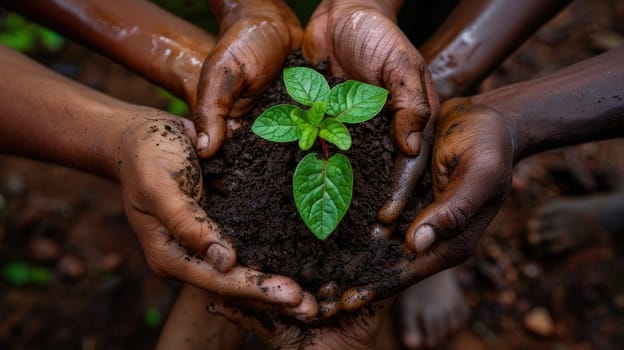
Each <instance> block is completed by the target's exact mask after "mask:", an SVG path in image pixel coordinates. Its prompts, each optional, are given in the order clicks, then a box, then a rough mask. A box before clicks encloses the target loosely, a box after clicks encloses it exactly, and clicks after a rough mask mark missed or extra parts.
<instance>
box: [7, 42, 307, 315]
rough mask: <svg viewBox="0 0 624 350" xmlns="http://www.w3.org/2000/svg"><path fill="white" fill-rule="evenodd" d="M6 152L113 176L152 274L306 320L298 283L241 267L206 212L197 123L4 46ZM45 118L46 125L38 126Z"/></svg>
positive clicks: (305, 307)
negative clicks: (117, 95) (91, 85)
mask: <svg viewBox="0 0 624 350" xmlns="http://www.w3.org/2000/svg"><path fill="white" fill-rule="evenodd" d="M0 71H1V72H0V73H1V74H2V76H3V77H5V79H3V81H2V83H0V95H1V96H2V97H3V99H4V100H7V101H14V103H10V104H8V103H5V104H2V106H0V109H1V110H0V118H1V119H2V124H3V127H2V128H1V130H0V150H2V151H3V152H7V153H12V154H15V155H19V156H24V157H29V158H34V159H40V160H44V161H48V162H53V163H57V164H60V165H65V166H70V167H74V168H76V169H80V170H83V171H87V172H91V173H93V174H96V175H100V176H104V177H108V178H110V179H112V180H114V181H117V182H119V183H120V185H121V186H122V193H123V201H124V208H125V211H126V216H127V218H128V221H129V222H130V224H131V226H132V227H133V229H134V231H135V232H136V235H137V237H138V239H139V241H140V243H141V245H142V247H143V251H144V252H145V255H146V259H147V261H148V263H149V265H150V267H151V268H152V270H153V271H154V272H156V273H157V274H159V275H161V276H171V277H176V278H178V279H180V280H182V281H184V282H188V283H191V284H194V285H196V286H198V287H200V288H204V289H207V290H211V291H214V292H216V293H220V294H222V295H225V296H230V297H235V298H243V299H251V300H256V301H262V302H268V303H272V304H276V305H277V306H276V307H277V308H279V309H280V310H281V311H282V312H284V313H286V314H289V315H293V316H296V317H299V318H304V317H312V316H313V315H315V314H316V301H315V300H314V298H313V297H312V296H311V295H309V293H305V292H303V291H302V290H301V288H300V287H299V286H298V285H297V284H296V283H295V282H294V281H292V280H290V279H288V278H286V277H282V276H276V275H269V274H265V273H262V272H258V271H254V270H251V269H248V268H244V267H241V266H237V265H236V264H235V263H236V252H235V250H234V249H233V247H232V245H231V243H230V242H229V241H228V240H227V239H225V238H224V237H222V236H221V234H220V233H219V229H218V227H217V225H216V224H215V223H214V222H212V221H211V220H210V219H209V218H208V216H207V215H206V213H205V212H204V211H203V210H202V209H201V207H200V205H199V203H198V202H197V201H198V199H199V198H200V197H201V194H202V188H201V186H200V184H201V172H200V169H199V161H198V157H197V155H196V153H195V151H194V147H193V141H194V139H195V137H196V134H195V130H194V126H193V124H192V123H191V122H190V121H188V120H185V119H182V118H178V117H175V116H171V115H169V114H167V113H165V112H162V111H159V110H155V109H152V108H147V107H141V106H136V105H131V104H128V103H125V102H122V101H119V100H116V99H113V98H111V97H108V96H106V95H103V94H101V93H99V92H97V91H94V90H91V89H88V88H86V87H84V86H81V85H79V84H77V83H75V82H73V81H70V80H67V79H65V78H63V77H61V76H59V75H57V74H55V73H53V72H51V71H49V70H47V69H45V68H44V67H42V66H40V65H38V64H37V63H35V62H33V61H31V60H30V59H28V58H26V57H25V56H22V55H20V54H18V53H15V52H13V51H12V50H10V49H8V48H5V47H3V46H0ZM42 117H43V118H44V122H41V121H42V119H41V118H42Z"/></svg>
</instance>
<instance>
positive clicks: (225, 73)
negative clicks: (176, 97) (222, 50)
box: [192, 59, 244, 158]
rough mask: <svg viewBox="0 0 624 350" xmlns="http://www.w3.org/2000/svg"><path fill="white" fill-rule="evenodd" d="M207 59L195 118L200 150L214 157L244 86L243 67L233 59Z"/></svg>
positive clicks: (205, 156) (199, 89) (205, 155)
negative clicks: (233, 106) (214, 60)
mask: <svg viewBox="0 0 624 350" xmlns="http://www.w3.org/2000/svg"><path fill="white" fill-rule="evenodd" d="M221 61H222V62H212V60H211V59H208V60H206V62H205V63H204V66H203V67H202V74H201V78H200V81H199V88H198V94H197V104H196V105H195V109H194V111H193V115H192V119H193V122H194V123H195V128H196V129H197V153H198V154H199V156H200V157H201V158H208V157H211V156H213V155H214V154H215V153H216V152H217V151H218V150H219V149H220V148H221V145H222V144H223V142H224V141H225V136H226V133H227V124H226V121H225V120H226V118H227V117H228V116H229V115H230V111H231V109H232V105H234V101H235V100H236V98H237V97H238V96H239V95H240V94H241V92H242V91H243V87H244V85H243V84H244V79H243V72H242V71H241V67H239V66H237V65H235V64H232V61H234V62H236V60H227V59H223V60H221Z"/></svg>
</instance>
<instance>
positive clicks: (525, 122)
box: [472, 48, 624, 162]
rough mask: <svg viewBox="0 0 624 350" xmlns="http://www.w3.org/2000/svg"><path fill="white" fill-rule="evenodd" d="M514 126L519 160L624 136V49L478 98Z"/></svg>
mask: <svg viewBox="0 0 624 350" xmlns="http://www.w3.org/2000/svg"><path fill="white" fill-rule="evenodd" d="M472 102H473V103H474V104H477V105H485V106H488V107H490V108H492V109H494V110H496V111H499V112H500V113H503V114H505V115H506V116H508V117H509V118H510V119H511V120H512V122H513V139H514V161H515V162H517V161H519V160H520V159H522V158H524V157H526V156H529V155H531V154H535V153H539V152H542V151H545V150H549V149H553V148H557V147H562V146H568V145H574V144H578V143H583V142H589V141H597V140H604V139H608V138H613V137H620V136H623V135H624V48H619V49H613V50H611V51H608V52H606V53H604V54H602V55H599V56H597V57H595V58H591V59H588V60H585V61H583V62H580V63H577V64H575V65H573V66H570V67H567V68H564V69H562V70H560V71H559V72H557V73H554V74H551V75H549V76H548V77H545V78H541V79H535V80H533V81H530V82H524V83H518V84H514V85H510V86H507V87H502V88H499V89H496V90H493V91H491V92H486V93H483V94H480V95H477V96H474V97H473V98H472Z"/></svg>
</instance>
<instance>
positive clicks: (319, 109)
mask: <svg viewBox="0 0 624 350" xmlns="http://www.w3.org/2000/svg"><path fill="white" fill-rule="evenodd" d="M326 109H327V106H326V105H325V102H323V101H317V102H314V104H313V105H312V108H310V110H309V111H308V123H310V124H312V125H314V126H317V125H319V123H320V122H321V120H323V117H325V110H326Z"/></svg>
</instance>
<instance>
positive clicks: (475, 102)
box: [405, 48, 624, 282]
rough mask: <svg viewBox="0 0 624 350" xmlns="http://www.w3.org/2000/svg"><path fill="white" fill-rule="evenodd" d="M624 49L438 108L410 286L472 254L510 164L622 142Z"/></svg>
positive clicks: (503, 189) (506, 183)
mask: <svg viewBox="0 0 624 350" xmlns="http://www.w3.org/2000/svg"><path fill="white" fill-rule="evenodd" d="M622 91H624V49H621V48H620V49H614V50H611V51H609V52H607V53H604V54H602V55H599V56H596V57H594V58H591V59H588V60H586V61H583V62H581V63H578V64H575V65H572V66H570V67H568V68H565V69H562V70H561V71H559V72H557V73H555V74H551V75H549V76H546V77H544V78H540V79H535V80H531V81H527V82H523V83H519V84H514V85H510V86H507V87H502V88H499V89H496V90H493V91H491V92H487V93H484V94H481V95H476V96H474V97H471V98H469V99H454V100H450V101H448V102H447V103H445V105H444V106H443V108H442V113H441V116H440V123H439V129H438V131H437V137H436V146H435V147H434V154H433V166H432V168H433V169H434V171H433V185H434V194H435V198H436V200H435V202H434V203H432V204H431V205H429V206H428V207H427V208H426V209H425V210H424V211H423V212H422V213H420V214H419V215H418V217H417V218H416V219H415V220H414V222H413V223H412V225H411V226H410V228H409V229H408V232H407V236H406V237H407V238H406V241H407V244H408V247H409V248H410V249H412V250H414V251H416V252H418V253H422V254H419V255H418V256H417V258H416V259H415V260H414V261H413V262H412V263H410V264H408V266H407V268H406V270H405V271H406V273H405V277H406V279H408V280H411V281H412V282H414V281H415V280H416V279H420V278H422V277H424V276H428V275H430V274H432V273H435V272H437V271H440V270H443V269H446V268H449V267H451V266H453V265H456V264H458V263H460V262H462V261H464V260H465V259H466V258H468V257H469V256H470V255H472V252H473V250H474V248H475V247H476V246H477V244H478V241H479V239H480V237H481V235H482V234H483V231H484V230H485V229H486V228H487V226H488V225H489V223H490V222H491V221H492V219H493V218H494V216H495V215H496V213H497V212H498V210H499V209H500V206H501V205H502V203H503V200H504V199H505V197H506V194H507V193H508V192H509V188H510V186H511V172H512V167H513V164H514V163H515V162H517V161H519V160H520V159H522V158H524V157H526V156H529V155H531V154H535V153H538V152H541V151H544V150H548V149H552V148H556V147H561V146H566V145H573V144H577V143H581V142H587V141H595V140H602V139H607V138H612V137H621V136H623V135H624V98H622Z"/></svg>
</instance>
